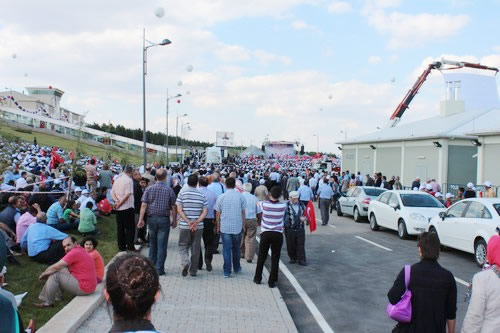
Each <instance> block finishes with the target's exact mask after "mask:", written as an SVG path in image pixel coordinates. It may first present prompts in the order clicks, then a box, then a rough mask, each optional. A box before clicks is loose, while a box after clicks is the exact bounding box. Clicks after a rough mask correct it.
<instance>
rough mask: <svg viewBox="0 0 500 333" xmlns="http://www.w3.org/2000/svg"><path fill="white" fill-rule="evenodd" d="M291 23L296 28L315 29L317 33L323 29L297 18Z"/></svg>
mask: <svg viewBox="0 0 500 333" xmlns="http://www.w3.org/2000/svg"><path fill="white" fill-rule="evenodd" d="M290 25H291V27H292V28H293V29H295V30H309V31H313V32H316V33H321V31H320V30H319V29H318V28H316V27H315V26H312V25H310V24H308V23H306V22H304V21H302V20H295V21H293V22H292V23H291V24H290Z"/></svg>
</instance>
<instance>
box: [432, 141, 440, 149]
mask: <svg viewBox="0 0 500 333" xmlns="http://www.w3.org/2000/svg"><path fill="white" fill-rule="evenodd" d="M432 143H433V144H434V147H436V148H441V147H442V145H441V144H440V143H439V141H433V142H432Z"/></svg>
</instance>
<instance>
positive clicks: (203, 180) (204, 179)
mask: <svg viewBox="0 0 500 333" xmlns="http://www.w3.org/2000/svg"><path fill="white" fill-rule="evenodd" d="M198 184H200V186H201V187H207V186H208V179H207V177H200V179H198Z"/></svg>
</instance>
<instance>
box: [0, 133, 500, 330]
mask: <svg viewBox="0 0 500 333" xmlns="http://www.w3.org/2000/svg"><path fill="white" fill-rule="evenodd" d="M0 159H3V160H4V161H5V166H6V169H5V172H4V173H3V175H2V185H1V191H2V192H0V195H1V198H0V199H1V200H2V202H3V203H4V208H3V210H2V211H1V212H0V221H1V222H0V249H1V250H2V251H3V252H4V253H3V257H4V259H2V253H1V252H0V269H1V274H0V276H1V277H0V301H2V297H3V298H6V299H7V301H8V303H10V304H11V306H10V309H12V311H11V312H8V311H3V310H2V312H0V319H1V320H2V322H7V320H8V318H9V316H10V319H12V318H13V317H12V316H18V313H17V304H16V301H15V299H14V298H13V295H12V294H11V293H10V292H8V291H7V290H5V289H2V288H1V287H2V284H3V281H4V276H5V274H6V264H5V261H7V262H10V264H12V265H15V264H16V263H17V260H16V257H17V256H19V255H27V256H29V258H30V259H32V260H34V261H37V262H39V263H43V264H46V265H48V267H47V269H46V270H45V271H44V272H43V273H42V274H41V275H40V276H39V279H40V280H42V281H44V280H46V282H45V284H44V287H43V289H42V291H41V292H40V295H39V299H40V301H41V302H40V303H37V304H34V305H35V306H37V307H40V308H46V307H51V306H53V305H54V303H56V302H57V301H59V300H60V299H61V297H62V294H63V293H68V294H70V295H88V294H91V293H93V292H94V291H95V289H96V286H97V284H98V283H101V282H103V281H104V283H105V289H106V299H107V300H108V302H109V303H110V304H111V305H112V306H113V310H114V326H113V329H112V331H113V332H114V331H128V330H139V329H142V330H154V327H153V326H152V324H151V321H150V316H149V314H150V310H151V306H152V305H153V303H154V302H155V300H156V297H157V294H158V292H159V290H160V287H159V276H162V275H165V274H166V273H167V272H166V271H165V262H166V260H167V247H168V242H169V234H170V231H171V229H173V228H176V227H179V240H178V251H179V255H180V257H181V261H182V270H181V272H182V273H181V274H182V276H183V277H186V278H187V277H188V276H190V277H194V276H196V275H197V273H198V270H200V269H202V268H203V267H205V268H206V270H207V271H209V272H211V271H212V270H213V267H212V261H213V256H214V255H217V254H219V253H220V252H219V246H220V244H222V256H223V262H224V263H223V267H222V271H223V278H230V277H231V276H233V275H234V274H240V273H241V271H242V266H241V265H240V260H246V261H247V262H249V263H252V262H253V261H254V259H255V256H256V255H257V261H256V266H255V272H254V278H253V281H254V283H256V284H261V282H262V271H263V267H264V264H265V261H266V259H267V256H268V252H269V251H270V252H271V270H270V275H269V279H268V281H267V283H268V286H269V287H270V288H274V287H276V284H277V281H278V271H279V261H280V254H281V248H282V245H283V243H284V242H285V243H286V248H287V254H288V257H289V263H290V264H298V265H301V266H307V265H308V263H307V260H306V253H305V230H306V228H308V227H309V228H310V230H311V231H313V230H314V228H315V224H316V219H315V217H314V216H312V215H311V209H308V208H310V207H311V206H312V205H313V202H316V201H317V202H318V205H319V208H320V211H321V222H322V225H327V224H328V223H329V215H330V212H331V211H330V210H331V209H332V207H334V205H333V203H334V201H335V200H336V198H338V197H340V196H342V195H345V194H346V193H347V192H348V191H349V188H352V187H354V186H359V185H366V186H378V187H384V188H388V189H403V188H404V187H403V185H402V184H401V182H400V180H399V178H398V177H392V178H391V179H390V180H389V181H388V180H387V178H386V176H384V175H382V174H381V173H376V174H375V175H374V176H373V177H372V176H370V175H366V176H365V177H362V176H361V175H360V173H359V172H358V173H356V174H354V173H352V174H351V173H350V172H349V171H345V172H342V173H340V174H339V173H336V172H333V171H327V170H316V169H315V168H314V167H313V161H312V160H311V159H310V158H303V157H296V156H291V157H288V156H287V157H279V158H268V159H264V158H252V157H248V158H238V157H234V158H230V159H227V160H225V161H224V162H223V163H220V164H211V163H204V161H203V159H202V158H201V156H200V157H197V158H195V159H194V160H192V161H190V160H189V159H187V160H186V161H185V164H183V165H180V166H160V165H159V164H158V163H153V164H151V165H146V166H141V167H139V168H134V167H132V166H122V165H120V164H119V163H116V162H105V161H102V160H99V159H97V158H95V157H90V156H89V157H75V156H74V155H73V154H72V153H71V152H65V151H63V150H61V149H58V148H56V147H43V146H39V145H38V144H36V143H34V144H27V143H23V144H17V143H12V142H5V141H1V142H0ZM469 185H471V188H470V189H468V190H470V191H473V187H474V186H473V185H472V184H469ZM484 185H490V188H491V184H484ZM409 188H411V189H414V190H420V191H426V192H429V193H431V194H432V195H434V196H436V197H437V198H438V199H441V200H442V201H443V203H445V204H446V203H447V201H449V203H450V204H451V202H452V201H451V200H452V196H451V194H450V195H448V194H446V195H445V196H444V198H443V195H441V197H440V196H439V194H441V186H440V185H439V184H438V183H437V182H436V181H435V180H433V179H429V180H428V181H426V182H423V183H421V182H420V179H418V178H417V179H416V180H415V181H414V182H413V184H412V185H411V187H409ZM463 192H464V196H466V195H470V194H467V190H464V191H463ZM453 199H454V200H456V199H459V198H453ZM313 211H314V209H313ZM109 214H114V215H115V218H116V232H117V234H116V242H117V246H118V249H119V251H120V252H121V253H120V255H119V256H117V258H116V259H115V260H114V261H113V262H112V264H111V265H110V266H109V268H108V270H107V273H106V276H105V273H104V262H103V259H102V257H101V255H100V254H99V252H98V250H97V246H98V238H99V235H100V233H99V227H98V225H99V222H98V221H99V220H100V217H101V216H103V215H109ZM259 227H260V245H259V246H257V240H256V237H257V233H258V231H259ZM70 230H71V232H72V233H73V234H75V233H76V234H78V235H80V236H81V240H80V241H78V240H77V239H76V238H75V236H72V235H69V234H68V233H67V232H68V231H70ZM436 242H439V240H437V239H435V238H433V236H432V235H427V234H425V235H423V236H422V238H421V240H420V242H419V249H420V251H421V252H420V254H421V257H422V258H424V259H423V260H422V264H421V265H420V266H416V267H412V269H413V270H414V271H416V272H417V273H412V274H421V273H418V272H419V271H422V272H423V271H425V270H432V269H436V270H437V266H435V264H434V262H435V261H436V260H437V256H438V254H436ZM2 244H5V246H1V245H2ZM490 244H491V248H490ZM142 245H147V246H148V247H149V255H148V257H149V258H148V259H146V258H144V257H142V256H140V255H139V254H138V253H136V252H137V251H138V249H139V248H140V246H142ZM438 250H439V246H438ZM499 250H500V249H499V246H498V242H497V241H495V240H493V241H491V240H490V242H489V244H488V259H489V260H490V264H491V265H492V266H490V267H492V269H489V270H488V271H489V272H494V273H496V274H497V276H498V269H497V268H496V267H498V265H499V264H500V262H499V255H498V251H499ZM2 260H3V261H2ZM427 262H431V264H432V265H431V264H426V263H427ZM436 264H437V262H436ZM426 265H427V266H426ZM429 265H430V266H429ZM446 272H447V271H446ZM446 272H444V271H440V273H439V272H438V273H439V274H442V275H443V279H442V281H445V280H446V274H447V273H446ZM438 273H436V274H438ZM481 274H482V273H481ZM487 274H490V275H491V273H487ZM404 275H405V274H404V271H402V273H400V274H399V276H398V279H397V280H396V282H395V284H394V287H393V288H392V289H391V291H390V293H389V299H390V302H391V303H394V304H395V303H397V302H398V300H399V299H400V298H401V295H402V294H403V292H404V291H405V280H404ZM489 278H490V279H491V277H489ZM412 279H416V280H418V278H415V277H414V275H412ZM448 280H449V279H448ZM448 280H446V281H448ZM412 281H413V280H412ZM497 282H498V281H495V283H497ZM419 283H422V285H424V284H425V281H424V282H419ZM443 283H445V282H443ZM445 284H446V286H445V287H446V288H445V287H443V285H439V286H438V285H436V286H434V287H435V288H441V287H443V288H445V289H446V292H444V291H443V293H440V294H439V295H432V297H431V295H429V297H430V298H429V299H436V302H441V299H439V300H438V299H437V298H439V297H440V295H441V294H443V295H444V294H446V295H448V296H447V297H448V298H447V301H446V303H445V304H446V308H445V309H443V310H442V311H443V312H442V313H440V314H439V316H437V315H436V316H435V318H437V319H435V320H434V321H432V322H429V321H427V319H426V317H425V316H424V317H422V316H421V315H420V314H416V315H417V316H421V317H419V320H415V321H414V322H413V321H412V323H410V324H401V325H399V326H398V327H399V329H400V330H399V331H398V332H417V331H420V332H421V331H429V332H430V331H443V330H441V329H442V328H443V327H444V325H445V323H446V322H447V320H453V319H454V317H453V316H454V313H455V311H456V286H455V288H454V289H453V288H452V286H453V284H454V280H453V283H452V282H451V280H450V281H448V282H446V283H445ZM475 284H476V282H475ZM477 284H478V285H479V284H482V282H478V283H477ZM413 286H415V284H413V285H412V284H410V287H413ZM434 287H432V286H431V287H429V288H431V289H432V288H434ZM422 288H424V289H425V288H427V287H422ZM495 288H498V283H497V284H496V287H495ZM426 290H427V289H426ZM443 290H444V289H443ZM426 292H427V291H426ZM497 292H498V290H497ZM453 293H455V296H454V298H453ZM474 293H475V289H473V292H472V300H473V301H474V302H475V303H474V306H475V307H478V306H479V305H478V304H476V302H478V301H477V299H478V297H479V296H477V293H476V294H474ZM415 294H417V295H418V294H419V292H418V291H416V292H415ZM496 295H498V293H497V294H496ZM438 296H439V297H438ZM416 302H417V301H416ZM419 302H421V303H422V304H423V305H422V306H425V305H426V304H427V301H419ZM453 302H455V304H453ZM2 304H3V303H1V302H0V307H1V306H4V305H2ZM417 306H420V305H417ZM453 307H455V308H454V310H453ZM432 308H434V307H432ZM2 309H3V307H2ZM495 309H496V310H497V311H498V303H497V307H496V308H495ZM424 312H425V311H424ZM11 314H13V315H11ZM425 315H427V314H425ZM483 315H486V317H488V316H487V314H484V313H483ZM438 317H439V318H438ZM452 317H453V318H452ZM486 317H485V318H486ZM497 317H498V316H497ZM148 318H149V319H148ZM467 318H469V319H468V320H469V321H470V322H471V320H472V319H471V317H470V316H469V317H467ZM488 318H489V317H488ZM484 320H485V321H486V319H484ZM488 320H489V319H488ZM420 321H422V322H425V323H426V324H425V327H426V329H425V330H421V329H420V328H422V327H424V326H418V325H422V324H417V322H420ZM10 322H11V321H10ZM19 322H21V323H22V321H19ZM493 322H494V320H493ZM138 323H139V324H138ZM474 324H475V325H479V324H478V321H477V320H476V321H474ZM412 325H413V326H412ZM415 325H416V326H415ZM450 325H451V326H450ZM471 325H472V324H471ZM494 325H497V326H494V327H496V328H498V327H499V326H498V322H496V323H494ZM415 327H417V329H415ZM427 327H429V330H427ZM435 327H439V328H440V329H438V330H434V328H435ZM464 327H467V326H466V325H464ZM448 328H449V331H450V332H451V331H453V330H454V328H453V325H452V324H450V323H449V326H448ZM472 331H473V330H468V331H467V332H472ZM482 332H487V330H483V331H482Z"/></svg>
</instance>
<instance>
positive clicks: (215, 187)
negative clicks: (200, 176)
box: [207, 182, 226, 198]
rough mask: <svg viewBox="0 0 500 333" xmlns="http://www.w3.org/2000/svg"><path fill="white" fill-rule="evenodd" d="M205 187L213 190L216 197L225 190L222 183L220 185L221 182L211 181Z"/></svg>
mask: <svg viewBox="0 0 500 333" xmlns="http://www.w3.org/2000/svg"><path fill="white" fill-rule="evenodd" d="M207 188H208V189H209V190H210V191H212V192H214V193H215V195H216V196H217V198H218V197H219V195H221V194H222V193H224V192H225V191H226V189H225V188H224V185H222V183H220V182H213V183H212V184H210V185H208V186H207Z"/></svg>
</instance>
